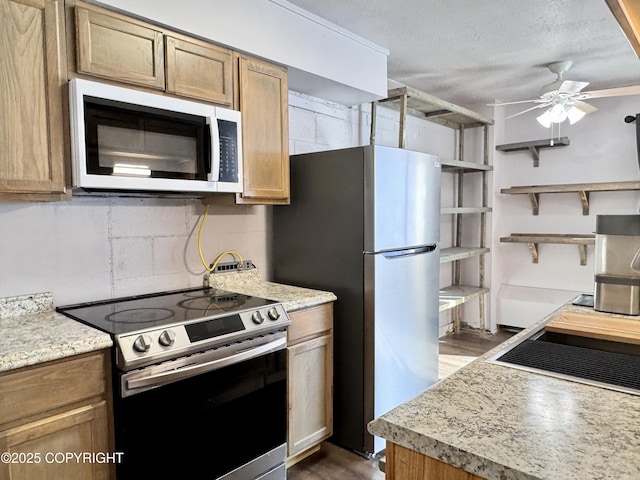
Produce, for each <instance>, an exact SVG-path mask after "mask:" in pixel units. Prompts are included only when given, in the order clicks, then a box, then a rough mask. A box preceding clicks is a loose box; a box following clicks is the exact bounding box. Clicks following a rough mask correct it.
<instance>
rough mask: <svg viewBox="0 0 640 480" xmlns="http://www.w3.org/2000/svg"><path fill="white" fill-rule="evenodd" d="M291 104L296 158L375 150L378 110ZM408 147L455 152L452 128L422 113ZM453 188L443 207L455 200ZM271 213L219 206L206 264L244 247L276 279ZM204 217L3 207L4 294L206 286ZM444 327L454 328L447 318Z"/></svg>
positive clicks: (173, 206) (114, 203)
mask: <svg viewBox="0 0 640 480" xmlns="http://www.w3.org/2000/svg"><path fill="white" fill-rule="evenodd" d="M289 102H290V106H289V123H290V129H289V130H290V131H289V148H290V153H291V154H296V153H305V152H311V151H319V150H328V149H335V148H345V147H352V146H357V145H365V144H369V139H370V127H371V109H370V105H369V104H363V105H358V106H355V107H346V106H344V105H340V104H337V103H333V102H329V101H325V100H321V99H318V98H314V97H311V96H308V95H305V94H301V93H297V92H290V95H289ZM398 125H399V122H398V113H397V112H396V111H393V110H390V109H388V108H379V109H378V116H377V130H376V143H378V144H382V145H389V146H395V145H397V141H398ZM406 142H407V148H409V149H412V150H417V151H422V152H427V153H435V154H439V155H441V156H446V157H453V156H454V154H455V135H454V134H453V131H452V130H450V129H448V128H445V127H441V126H439V125H435V124H433V123H430V122H426V121H424V120H419V119H416V118H413V117H409V118H408V126H407V138H406ZM447 181H448V180H447V177H446V176H443V182H444V183H445V184H446V182H447ZM449 187H451V185H449V186H448V187H447V188H446V189H445V190H444V191H445V198H443V204H446V203H445V202H449V201H451V200H450V199H448V198H446V197H447V196H448V195H449V196H451V197H452V196H453V189H452V188H449ZM446 192H451V193H446ZM271 210H272V207H266V206H212V207H210V210H209V216H208V218H207V220H206V222H205V226H204V228H203V232H202V249H203V254H204V257H205V259H206V260H207V262H211V261H213V260H214V259H215V258H216V257H217V256H218V255H219V254H220V253H222V252H224V251H226V250H230V249H233V250H237V251H239V252H240V253H241V254H242V256H243V257H244V258H245V259H250V260H252V261H253V262H254V263H255V264H256V266H258V267H259V268H260V269H261V270H263V271H264V274H265V277H267V278H269V274H270V271H271V265H270V252H269V238H270V221H271ZM203 213H204V207H203V206H202V204H201V202H200V201H199V200H193V199H170V198H122V197H110V198H103V197H73V199H72V200H71V201H69V202H57V203H0V297H6V296H13V295H23V294H29V293H37V292H45V291H47V292H51V293H52V294H53V297H54V302H55V304H56V305H64V304H70V303H78V302H83V301H91V300H99V299H104V298H111V297H119V296H125V295H134V294H139V293H147V292H151V291H161V290H170V289H178V288H186V287H192V286H199V285H201V284H202V276H203V274H204V272H205V270H204V267H203V266H202V263H201V261H200V258H199V254H198V248H197V233H198V227H199V222H200V221H201V219H202V215H203ZM441 230H442V241H443V242H444V243H443V244H445V243H446V242H450V237H451V235H450V227H449V226H448V225H446V224H443V226H441ZM228 259H229V260H230V259H231V258H230V257H228ZM447 275H448V273H447V271H444V270H443V278H442V280H441V283H442V286H444V285H447V284H449V283H451V282H450V280H449V279H448V278H447ZM441 323H442V326H443V329H444V330H446V329H447V328H448V327H447V325H448V323H449V320H448V318H447V316H443V319H441Z"/></svg>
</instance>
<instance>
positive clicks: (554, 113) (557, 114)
mask: <svg viewBox="0 0 640 480" xmlns="http://www.w3.org/2000/svg"><path fill="white" fill-rule="evenodd" d="M549 115H550V116H549V118H550V119H551V121H552V122H553V123H562V122H564V121H565V120H566V119H567V110H566V109H565V108H564V105H562V104H561V103H557V104H555V105H554V106H553V107H551V109H550V110H549Z"/></svg>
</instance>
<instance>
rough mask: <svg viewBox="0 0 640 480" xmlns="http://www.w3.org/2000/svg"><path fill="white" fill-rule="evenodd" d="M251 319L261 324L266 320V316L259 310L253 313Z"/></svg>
mask: <svg viewBox="0 0 640 480" xmlns="http://www.w3.org/2000/svg"><path fill="white" fill-rule="evenodd" d="M251 320H253V323H255V324H256V325H260V324H261V323H262V322H264V317H263V316H262V314H261V313H260V311H259V310H258V311H257V312H255V313H254V314H253V315H251Z"/></svg>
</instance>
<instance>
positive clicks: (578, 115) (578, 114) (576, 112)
mask: <svg viewBox="0 0 640 480" xmlns="http://www.w3.org/2000/svg"><path fill="white" fill-rule="evenodd" d="M585 114H586V112H583V111H582V110H580V109H579V108H578V107H576V106H575V105H573V106H572V107H571V108H570V109H569V110H568V111H567V118H568V119H569V123H570V124H571V125H573V124H574V123H576V122H578V121H580V119H582V117H584V116H585Z"/></svg>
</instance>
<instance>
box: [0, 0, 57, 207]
mask: <svg viewBox="0 0 640 480" xmlns="http://www.w3.org/2000/svg"><path fill="white" fill-rule="evenodd" d="M0 19H2V28H0V58H1V59H2V60H1V61H0V78H2V80H1V81H0V125H2V128H0V198H11V199H18V198H17V197H16V196H12V195H14V194H35V197H34V199H37V200H51V199H56V197H48V196H47V195H44V196H38V195H39V194H52V193H53V194H56V195H58V197H57V198H58V199H59V194H62V193H64V192H65V178H64V163H65V157H66V155H65V151H66V150H65V140H64V138H65V128H66V123H67V122H66V121H65V117H64V113H63V112H64V109H63V106H62V87H63V85H65V84H66V81H67V74H66V68H67V62H66V56H65V30H64V25H65V22H64V5H63V1H62V0H40V1H36V0H31V1H29V2H25V1H15V0H0ZM7 194H9V196H7ZM19 199H24V200H27V199H28V198H27V197H26V196H24V198H23V197H22V196H20V197H19Z"/></svg>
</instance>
